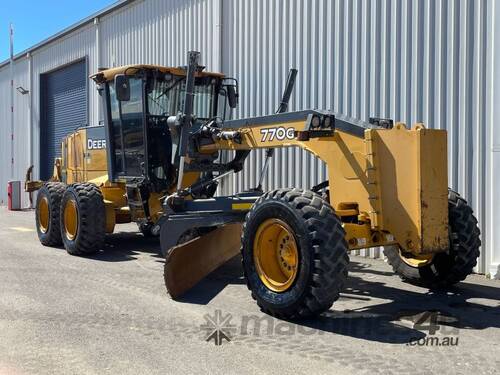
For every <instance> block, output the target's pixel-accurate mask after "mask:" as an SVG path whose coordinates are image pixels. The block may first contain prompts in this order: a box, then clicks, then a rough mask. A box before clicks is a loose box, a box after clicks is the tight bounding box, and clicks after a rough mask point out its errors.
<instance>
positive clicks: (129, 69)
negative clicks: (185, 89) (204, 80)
mask: <svg viewBox="0 0 500 375" xmlns="http://www.w3.org/2000/svg"><path fill="white" fill-rule="evenodd" d="M141 69H147V70H158V71H160V72H162V73H170V74H172V75H176V76H185V75H186V70H185V69H184V68H183V67H168V66H161V65H148V64H133V65H124V66H119V67H116V68H110V69H104V70H100V71H99V72H97V73H95V74H92V75H91V76H90V78H92V79H93V80H94V81H96V82H103V81H111V80H113V79H114V78H115V76H116V75H117V74H127V75H134V74H136V73H137V72H138V71H139V70H141ZM196 77H216V78H224V74H222V73H214V72H204V71H200V72H197V73H196Z"/></svg>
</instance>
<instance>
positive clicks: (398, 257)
mask: <svg viewBox="0 0 500 375" xmlns="http://www.w3.org/2000/svg"><path fill="white" fill-rule="evenodd" d="M198 60H199V53H198V52H189V53H188V64H187V66H185V67H179V68H167V67H160V66H152V65H131V66H125V67H119V68H112V69H107V70H103V71H100V72H98V73H97V74H95V75H93V76H92V79H93V80H94V81H95V82H96V84H97V89H98V91H99V93H100V95H101V98H102V101H103V104H104V105H103V108H104V109H105V121H104V122H105V125H104V127H101V128H100V130H97V129H96V128H84V129H80V130H78V131H76V132H75V133H74V134H71V135H69V136H68V137H66V138H65V140H64V141H63V149H62V158H61V159H60V160H57V161H56V167H55V173H54V176H53V178H52V181H49V182H46V183H44V184H43V185H42V183H40V182H28V183H27V189H28V190H34V189H37V188H40V189H39V191H38V195H37V203H36V227H37V231H38V235H39V238H40V241H41V242H42V243H43V244H44V245H49V246H53V245H59V244H60V243H61V242H62V243H63V244H64V247H65V248H66V249H67V251H68V252H69V253H70V254H80V255H81V254H87V253H89V252H92V251H95V250H98V249H99V248H100V247H101V246H102V245H103V242H104V240H105V234H106V233H112V232H113V228H114V226H115V224H116V223H123V222H130V221H134V222H137V223H138V224H139V227H140V229H141V231H142V232H143V233H145V234H147V235H159V236H160V247H161V252H162V254H163V255H165V257H166V261H165V283H166V286H167V289H168V291H169V293H170V295H171V296H172V297H173V298H177V297H179V296H180V295H182V294H183V293H184V292H185V291H187V290H189V289H190V288H191V287H192V286H194V285H195V284H196V283H197V282H198V281H200V280H201V279H202V278H203V277H204V276H206V275H207V274H208V273H210V272H211V271H213V270H214V269H216V268H217V267H218V266H220V265H221V264H223V263H224V262H226V261H227V260H229V259H230V258H232V257H234V256H235V255H237V254H238V252H240V251H241V257H242V264H243V270H244V274H245V278H246V281H247V285H248V288H249V289H250V291H251V295H252V297H253V298H254V299H255V300H256V301H257V303H258V304H259V306H260V307H261V308H262V310H263V311H265V312H267V313H269V314H272V315H274V316H278V317H281V318H289V319H293V318H303V317H307V316H311V315H315V314H318V313H321V312H322V311H325V310H327V309H328V308H330V306H331V305H332V304H333V302H334V301H335V300H336V299H337V298H338V297H339V293H340V291H341V290H342V287H343V285H344V283H345V281H346V278H347V266H348V252H349V251H350V250H354V249H362V248H370V247H375V246H384V247H385V254H386V256H387V257H388V260H389V262H390V263H391V264H392V266H393V268H394V270H395V272H396V273H398V274H399V275H400V276H401V277H402V278H403V279H404V280H406V281H408V282H411V283H415V284H419V285H423V286H427V287H429V288H441V287H446V286H449V285H451V284H454V283H457V282H459V281H461V280H463V279H465V277H466V276H467V275H468V274H470V273H471V272H472V270H473V267H474V266H475V265H476V259H477V257H478V256H479V247H480V238H479V237H480V232H479V228H478V225H477V220H476V219H475V217H474V216H473V213H472V210H471V208H470V207H469V206H468V205H467V202H466V201H465V200H464V199H462V198H461V197H460V196H459V195H458V194H457V193H455V192H453V191H451V190H450V189H448V187H447V135H446V131H444V130H435V129H426V128H425V127H424V125H423V124H415V125H414V126H413V127H411V128H408V127H406V126H405V124H403V123H394V122H393V121H392V120H389V119H380V118H373V119H370V122H369V123H364V122H361V121H358V120H353V119H349V118H345V117H342V116H340V115H337V114H334V113H332V112H328V111H321V110H303V111H297V112H286V110H287V106H288V101H289V98H290V95H291V92H292V88H293V84H294V81H295V76H296V70H293V69H292V70H291V71H290V74H289V77H288V80H287V84H286V87H285V92H284V94H283V98H282V100H281V103H280V106H279V109H278V111H277V113H276V114H272V115H268V116H262V117H252V118H244V119H238V120H225V117H226V115H227V114H228V113H229V112H230V111H231V110H232V108H235V107H236V105H237V100H238V83H237V81H236V80H235V79H230V78H226V77H224V76H223V75H222V74H218V73H208V72H205V71H204V69H203V67H201V66H199V64H198ZM98 131H101V132H104V134H103V135H101V136H99V135H98V134H91V133H93V132H94V133H95V132H98ZM283 147H300V148H302V149H304V150H306V151H308V152H310V153H311V154H313V155H314V156H315V157H317V158H319V159H320V160H322V161H323V162H324V163H325V164H326V167H327V171H328V180H327V181H324V182H321V183H319V184H318V185H316V186H311V187H310V188H309V189H298V188H290V187H283V188H280V189H275V190H271V191H263V190H262V181H263V179H264V178H265V176H266V173H267V168H268V165H269V160H270V159H271V158H272V157H273V150H274V149H276V148H283ZM256 149H266V150H267V152H266V160H265V163H264V167H263V169H262V171H261V175H260V180H259V184H258V186H256V187H254V188H253V189H249V190H248V191H242V192H237V193H235V194H234V195H231V196H221V195H217V194H216V191H217V185H218V183H219V182H220V181H221V180H223V179H224V178H226V177H227V176H228V175H230V174H232V173H238V172H240V171H241V170H242V169H243V166H244V163H245V160H246V158H247V157H248V155H249V153H250V152H251V151H252V150H256ZM40 186H41V187H40Z"/></svg>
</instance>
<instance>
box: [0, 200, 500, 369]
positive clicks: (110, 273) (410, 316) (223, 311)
mask: <svg viewBox="0 0 500 375" xmlns="http://www.w3.org/2000/svg"><path fill="white" fill-rule="evenodd" d="M135 229H136V227H135V225H123V226H119V227H118V230H119V233H117V234H114V235H112V236H108V238H107V245H106V247H105V249H103V250H102V251H100V252H99V253H97V254H96V255H93V256H92V257H88V258H81V257H74V256H70V255H68V254H67V253H66V252H65V251H64V250H63V249H57V248H48V247H44V246H42V245H40V243H39V242H38V239H37V235H36V232H35V231H34V213H33V211H23V212H16V213H12V212H8V211H7V210H6V209H5V208H4V207H1V208H0V254H1V258H0V374H68V373H71V374H79V373H85V374H108V373H109V374H138V373H148V374H156V373H157V374H171V373H189V374H191V373H194V374H205V373H240V374H247V373H276V374H277V373H294V374H302V373H307V374H323V373H325V374H326V373H328V374H348V373H370V374H373V373H384V374H392V373H394V374H396V373H397V374H407V373H408V374H409V373H412V374H413V373H418V374H420V373H421V374H430V373H450V374H451V373H452V374H470V373H474V374H493V373H498V369H500V359H499V356H498V354H499V353H500V329H499V327H500V308H499V301H500V282H499V281H493V280H486V279H485V278H484V277H483V276H479V275H473V276H470V277H469V278H468V279H467V280H466V281H465V282H463V283H461V284H459V285H458V286H457V287H456V288H454V289H453V290H452V291H450V292H448V293H439V294H436V293H430V292H429V291H427V290H426V289H423V288H418V287H413V286H410V285H407V284H404V283H402V282H401V281H400V280H399V278H398V277H396V276H394V275H393V273H392V272H391V269H390V267H389V266H388V265H387V264H386V263H384V262H383V261H380V260H370V259H365V258H358V257H352V258H351V267H350V275H349V282H348V286H347V288H346V290H345V291H344V293H343V294H342V297H341V298H340V300H339V301H337V302H336V303H335V304H334V306H333V308H332V310H330V311H329V312H328V313H326V314H324V315H322V316H321V317H319V318H317V319H314V320H311V321H305V322H302V323H301V324H299V325H296V324H292V323H288V322H283V321H279V320H276V319H273V318H269V317H268V316H266V315H264V314H262V313H261V312H260V311H259V309H258V308H257V306H256V304H255V303H254V301H253V300H252V299H251V297H250V293H249V292H248V290H247V288H246V286H245V283H244V280H243V279H242V271H241V267H240V264H239V261H238V260H237V259H235V260H234V261H231V262H229V263H228V264H226V265H225V266H223V267H222V268H221V269H219V270H217V271H216V272H214V273H213V274H212V275H210V276H209V277H208V278H207V279H206V280H204V281H203V282H202V283H201V284H199V285H198V286H197V287H196V288H195V289H194V290H192V291H191V292H190V293H189V294H188V295H187V296H186V297H185V298H183V300H182V301H180V302H175V301H173V300H170V299H169V298H168V297H167V295H166V292H165V288H164V285H163V259H162V258H161V257H159V256H158V255H156V249H157V248H158V246H159V245H158V243H157V242H156V241H155V240H145V239H143V238H142V236H141V235H140V234H138V233H137V232H134V231H135ZM214 332H215V333H214ZM207 337H210V338H209V339H208V341H206V340H207ZM226 337H227V338H228V339H229V340H230V341H227V340H226V339H225V338H226ZM216 343H220V345H216Z"/></svg>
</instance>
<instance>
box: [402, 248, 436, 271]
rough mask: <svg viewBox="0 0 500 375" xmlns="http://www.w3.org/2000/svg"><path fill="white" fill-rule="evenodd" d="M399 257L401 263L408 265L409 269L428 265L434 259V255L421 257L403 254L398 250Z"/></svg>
mask: <svg viewBox="0 0 500 375" xmlns="http://www.w3.org/2000/svg"><path fill="white" fill-rule="evenodd" d="M399 256H400V258H401V260H402V261H403V262H405V263H406V264H408V265H409V266H411V267H423V266H426V265H428V264H429V263H431V262H432V260H433V259H434V254H422V255H414V254H411V253H405V254H403V253H402V252H401V250H399Z"/></svg>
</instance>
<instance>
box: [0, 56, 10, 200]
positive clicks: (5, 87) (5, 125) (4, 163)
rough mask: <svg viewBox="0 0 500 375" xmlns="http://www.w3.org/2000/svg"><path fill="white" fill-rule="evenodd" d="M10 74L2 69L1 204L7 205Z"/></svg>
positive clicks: (7, 70)
mask: <svg viewBox="0 0 500 375" xmlns="http://www.w3.org/2000/svg"><path fill="white" fill-rule="evenodd" d="M9 81H10V72H9V67H8V66H6V67H3V68H1V69H0V204H2V205H4V204H5V205H6V204H7V181H8V180H9V179H10V162H9V160H10V121H11V120H10V84H9Z"/></svg>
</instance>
